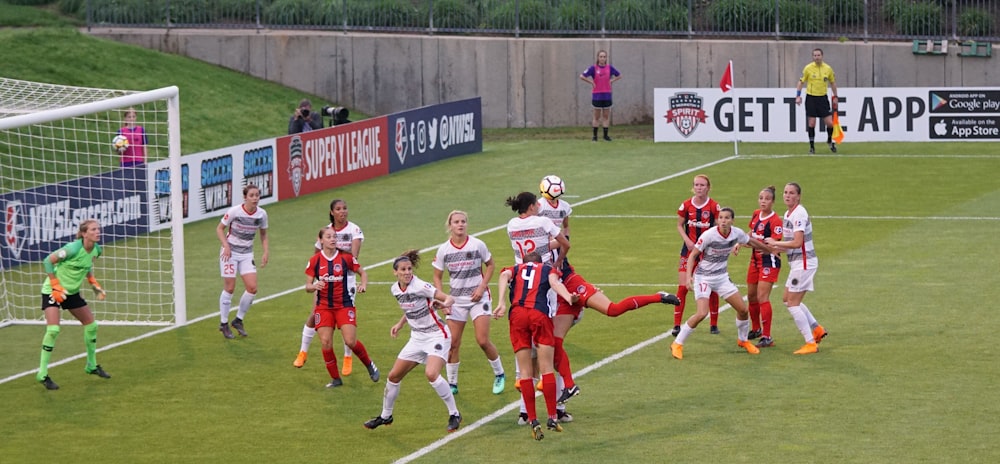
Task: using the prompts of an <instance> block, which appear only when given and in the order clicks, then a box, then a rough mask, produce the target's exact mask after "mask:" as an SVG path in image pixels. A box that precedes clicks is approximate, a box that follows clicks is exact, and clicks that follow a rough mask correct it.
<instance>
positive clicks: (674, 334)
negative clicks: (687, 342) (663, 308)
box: [670, 325, 681, 337]
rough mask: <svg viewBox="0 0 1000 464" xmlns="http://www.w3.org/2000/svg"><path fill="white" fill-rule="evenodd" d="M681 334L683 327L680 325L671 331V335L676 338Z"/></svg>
mask: <svg viewBox="0 0 1000 464" xmlns="http://www.w3.org/2000/svg"><path fill="white" fill-rule="evenodd" d="M679 333H681V326H679V325H675V326H674V330H671V331H670V335H673V336H675V337H676V336H677V334H679Z"/></svg>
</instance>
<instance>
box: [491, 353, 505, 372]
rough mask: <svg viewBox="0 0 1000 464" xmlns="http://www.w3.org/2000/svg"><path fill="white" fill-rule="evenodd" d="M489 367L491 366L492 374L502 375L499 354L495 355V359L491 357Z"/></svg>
mask: <svg viewBox="0 0 1000 464" xmlns="http://www.w3.org/2000/svg"><path fill="white" fill-rule="evenodd" d="M489 361H490V367H492V368H493V375H503V373H504V372H503V363H502V362H500V355H499V354H498V355H497V358H496V359H491V360H489Z"/></svg>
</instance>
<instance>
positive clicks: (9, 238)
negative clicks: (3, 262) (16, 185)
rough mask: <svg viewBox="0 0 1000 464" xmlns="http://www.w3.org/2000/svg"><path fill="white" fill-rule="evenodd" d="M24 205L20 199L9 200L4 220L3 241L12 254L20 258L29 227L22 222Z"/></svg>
mask: <svg viewBox="0 0 1000 464" xmlns="http://www.w3.org/2000/svg"><path fill="white" fill-rule="evenodd" d="M23 210H24V206H23V205H22V204H21V202H20V201H8V202H7V207H6V208H4V221H3V224H4V226H3V243H4V245H7V248H9V249H10V254H11V255H12V256H13V257H15V258H18V257H20V256H21V249H22V248H23V247H24V242H25V237H24V235H26V234H27V231H28V228H27V227H25V225H24V224H22V223H21V215H22V213H23Z"/></svg>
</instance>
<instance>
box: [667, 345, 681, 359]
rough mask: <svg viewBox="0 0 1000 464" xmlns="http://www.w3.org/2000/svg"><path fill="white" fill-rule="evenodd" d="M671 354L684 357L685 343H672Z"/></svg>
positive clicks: (679, 357)
mask: <svg viewBox="0 0 1000 464" xmlns="http://www.w3.org/2000/svg"><path fill="white" fill-rule="evenodd" d="M670 354H671V355H672V356H673V357H675V358H677V359H684V345H681V344H679V343H671V344H670Z"/></svg>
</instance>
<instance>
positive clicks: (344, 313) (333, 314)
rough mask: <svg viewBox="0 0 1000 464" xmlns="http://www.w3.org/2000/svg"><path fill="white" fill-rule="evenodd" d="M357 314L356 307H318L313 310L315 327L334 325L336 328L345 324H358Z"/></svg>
mask: <svg viewBox="0 0 1000 464" xmlns="http://www.w3.org/2000/svg"><path fill="white" fill-rule="evenodd" d="M356 317H357V314H356V313H355V309H354V308H340V309H329V308H316V309H314V310H313V322H314V323H315V324H314V327H315V328H317V329H318V328H320V327H333V328H334V329H337V328H340V327H343V326H345V325H353V326H357V325H358V322H357V319H356Z"/></svg>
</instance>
